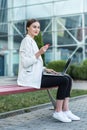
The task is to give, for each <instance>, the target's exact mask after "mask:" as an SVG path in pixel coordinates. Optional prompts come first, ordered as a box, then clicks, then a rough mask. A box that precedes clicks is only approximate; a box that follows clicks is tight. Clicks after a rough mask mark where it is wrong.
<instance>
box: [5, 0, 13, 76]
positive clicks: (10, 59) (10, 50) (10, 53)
mask: <svg viewBox="0 0 87 130" xmlns="http://www.w3.org/2000/svg"><path fill="white" fill-rule="evenodd" d="M12 7H13V1H12V0H8V58H7V59H8V76H13V75H14V74H13V61H14V59H13V27H12V21H13V17H14V16H13V9H12Z"/></svg>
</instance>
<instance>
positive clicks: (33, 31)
mask: <svg viewBox="0 0 87 130" xmlns="http://www.w3.org/2000/svg"><path fill="white" fill-rule="evenodd" d="M27 30H28V34H29V35H30V36H31V37H32V38H34V37H35V36H37V35H38V34H39V32H40V23H39V22H34V23H32V24H31V25H30V26H29V27H27Z"/></svg>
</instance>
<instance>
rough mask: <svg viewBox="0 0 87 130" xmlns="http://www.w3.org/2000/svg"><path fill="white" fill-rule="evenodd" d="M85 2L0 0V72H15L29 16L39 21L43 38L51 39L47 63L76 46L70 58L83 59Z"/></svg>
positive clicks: (86, 20)
mask: <svg viewBox="0 0 87 130" xmlns="http://www.w3.org/2000/svg"><path fill="white" fill-rule="evenodd" d="M72 5H73V6H72ZM86 5H87V2H86V0H81V1H80V2H79V0H77V1H76V0H66V1H65V0H61V1H60V0H38V1H34V0H29V1H27V0H22V1H21V2H20V0H0V76H16V75H17V73H18V64H19V47H20V43H21V40H22V39H23V37H24V36H25V35H26V29H25V25H26V21H27V19H30V18H37V19H38V20H39V21H40V24H41V32H42V36H43V42H44V44H46V43H50V48H49V49H48V51H47V52H46V54H45V62H46V63H48V62H50V61H53V60H61V59H63V60H67V58H68V57H69V56H70V55H71V54H72V52H73V51H74V50H75V49H76V48H77V47H78V48H79V49H78V50H77V52H76V53H75V55H74V58H73V62H78V63H80V62H81V61H82V60H84V59H86V58H87V6H86ZM72 8H73V9H72Z"/></svg>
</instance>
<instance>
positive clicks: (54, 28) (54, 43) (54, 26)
mask: <svg viewBox="0 0 87 130" xmlns="http://www.w3.org/2000/svg"><path fill="white" fill-rule="evenodd" d="M52 46H53V50H52V54H53V60H58V57H59V56H58V52H57V46H58V45H57V20H56V17H53V18H52Z"/></svg>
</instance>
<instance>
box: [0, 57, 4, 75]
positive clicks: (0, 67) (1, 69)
mask: <svg viewBox="0 0 87 130" xmlns="http://www.w3.org/2000/svg"><path fill="white" fill-rule="evenodd" d="M0 76H4V56H2V55H0Z"/></svg>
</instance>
